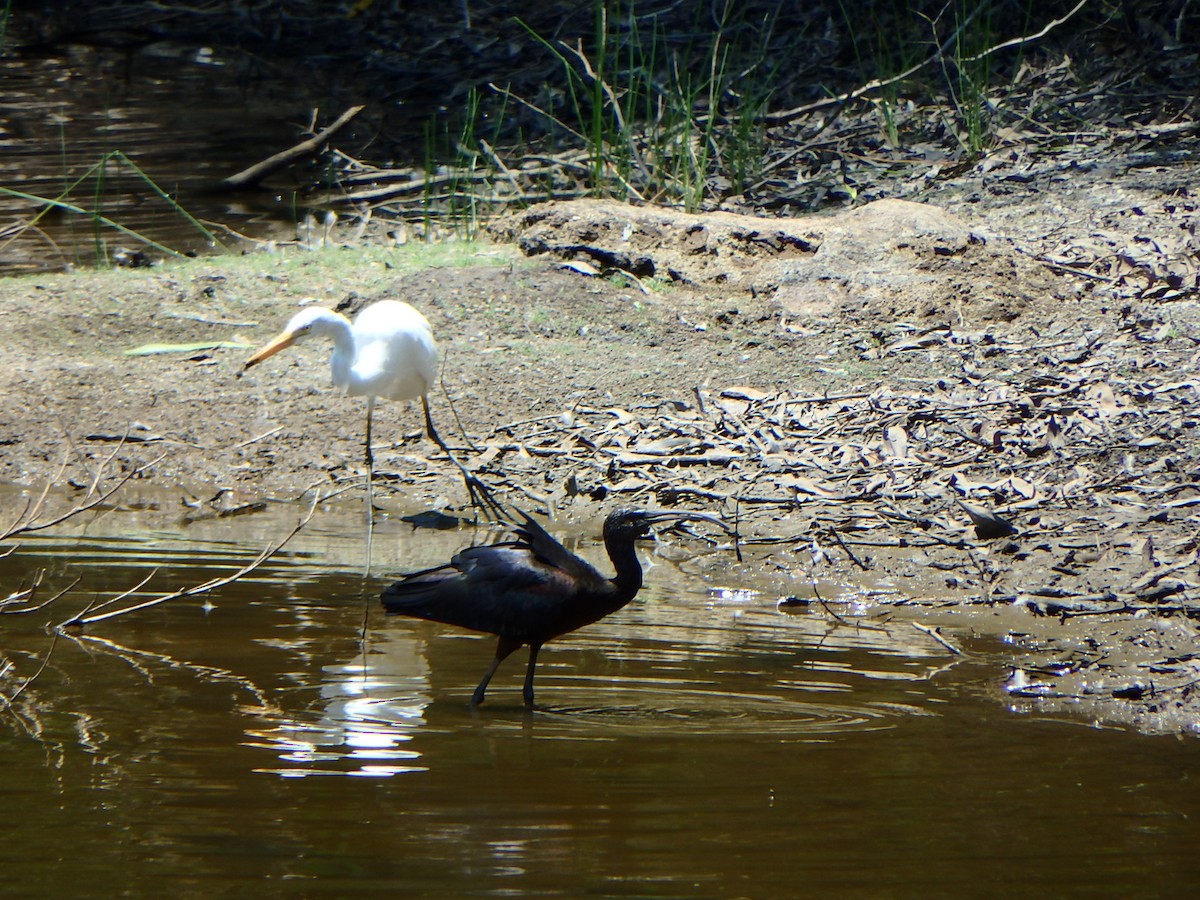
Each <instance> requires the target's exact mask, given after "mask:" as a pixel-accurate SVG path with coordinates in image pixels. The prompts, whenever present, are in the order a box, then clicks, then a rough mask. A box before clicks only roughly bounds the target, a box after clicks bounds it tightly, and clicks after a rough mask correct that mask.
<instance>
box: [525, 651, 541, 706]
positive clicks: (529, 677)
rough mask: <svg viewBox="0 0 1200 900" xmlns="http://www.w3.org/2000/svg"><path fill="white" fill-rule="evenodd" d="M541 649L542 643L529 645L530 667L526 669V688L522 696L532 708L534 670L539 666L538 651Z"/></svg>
mask: <svg viewBox="0 0 1200 900" xmlns="http://www.w3.org/2000/svg"><path fill="white" fill-rule="evenodd" d="M541 649H542V645H541V644H530V645H529V668H527V669H526V670H525V690H524V691H523V692H522V696H523V697H524V698H525V705H526V706H528V707H529V708H530V709H532V708H533V672H534V670H535V669H536V668H537V658H538V651H539V650H541Z"/></svg>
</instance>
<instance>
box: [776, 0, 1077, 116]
mask: <svg viewBox="0 0 1200 900" xmlns="http://www.w3.org/2000/svg"><path fill="white" fill-rule="evenodd" d="M1087 3H1088V0H1079V2H1078V3H1077V4H1075V8H1074V9H1072V10H1071V11H1070V12H1069V13H1067V14H1066V15H1065V16H1063V17H1062V18H1061V19H1055V20H1054V21H1052V22H1050V24H1048V25H1047V26H1046V27H1045V28H1043V29H1042V30H1041V31H1038V32H1036V33H1034V34H1028V35H1025V36H1024V37H1019V38H1012V39H1011V40H1008V41H1004V42H1002V43H999V44H997V45H996V46H994V47H989V48H988V49H986V50H984V51H983V52H981V53H978V54H976V55H975V56H967V57H963V62H976V61H978V60H981V59H984V58H986V57H988V56H991V55H992V54H993V53H996V52H997V51H999V50H1003V49H1005V48H1006V47H1015V46H1017V45H1018V44H1024V43H1027V42H1028V41H1033V40H1037V39H1038V38H1041V37H1045V36H1046V35H1047V34H1049V33H1050V31H1051V30H1052V29H1054V28H1057V27H1058V26H1059V25H1061V24H1063V23H1064V22H1066V21H1067V20H1068V19H1070V18H1071V17H1072V16H1074V15H1075V13H1077V12H1079V10H1081V9H1083V7H1084V6H1086V5H1087ZM985 6H986V4H983V3H981V4H979V5H978V6H977V7H976V9H975V12H973V13H972V14H971V15H970V16H969V17H968V18H967V19H966V20H965V21H964V22H963V23H962V24H961V25H959V26H958V28H956V29H955V30H954V32H953V33H952V34H951V35H950V37H949V38H948V39H947V40H946V41H944V42H943V43H942V45H941V46H940V47H938V49H937V50H936V51H935V52H934V53H932V54H930V55H929V56H928V57H927V58H925V59H923V60H922V61H921V62H919V63H917V64H916V65H914V66H912V67H910V68H908V69H905V70H904V71H903V72H901V73H900V74H899V75H894V76H892V77H891V78H876V79H873V80H871V81H868V82H867V83H866V84H864V85H862V86H861V87H857V88H855V89H854V90H852V91H848V92H847V93H845V94H838V95H837V96H835V97H826V98H825V99H824V100H817V101H814V102H813V103H806V104H804V105H803V106H797V107H796V108H795V109H788V110H784V111H783V112H778V113H769V114H767V115H765V116H763V118H762V122H763V124H765V125H786V124H787V123H788V122H791V121H792V120H793V119H798V118H800V117H801V116H803V115H805V114H807V113H810V112H815V111H816V110H818V109H826V108H828V107H830V106H845V105H846V104H847V103H849V102H850V101H851V100H857V99H858V98H859V97H861V96H863V95H864V94H869V93H870V92H871V91H874V90H878V89H879V88H882V87H887V86H888V85H890V84H895V83H896V82H898V81H903V80H904V79H906V78H908V77H910V76H912V75H915V74H916V73H917V72H919V71H920V70H921V69H923V68H925V67H926V66H927V65H929V64H930V63H933V62H936V61H937V60H939V59H941V58H942V56H943V54H944V53H945V52H946V48H947V47H949V46H950V44H951V42H952V41H954V40H955V39H956V38H957V37H958V35H959V34H960V33H961V32H962V30H963V29H964V28H966V27H967V26H968V25H969V24H970V23H971V22H972V21H973V20H974V18H975V16H976V15H978V14H979V13H980V12H981V11H982V10H983V9H984V8H985ZM827 124H828V123H827ZM821 130H822V131H824V128H822V129H821Z"/></svg>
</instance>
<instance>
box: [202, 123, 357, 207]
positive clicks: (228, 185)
mask: <svg viewBox="0 0 1200 900" xmlns="http://www.w3.org/2000/svg"><path fill="white" fill-rule="evenodd" d="M365 108H366V107H364V106H352V107H350V108H349V109H348V110H346V111H345V112H344V113H342V114H341V115H340V116H338V117H337V119H336V120H335V121H334V122H333V124H332V125H330V126H329V127H328V128H326V129H325V130H323V131H321V132H319V133H317V134H315V135H313V136H312V137H311V138H309V139H308V140H307V141H301V142H300V143H299V144H297V145H296V146H294V147H292V148H291V149H289V150H284V151H283V152H281V153H276V154H275V155H274V156H272V157H269V158H268V159H264V160H263V161H262V162H259V163H255V164H254V165H252V166H251V167H250V168H248V169H243V170H242V171H241V172H238V173H237V174H236V175H230V176H229V177H228V178H225V179H223V180H222V181H220V182H218V183H217V189H218V190H223V191H227V190H236V189H238V188H246V187H254V186H255V185H257V184H258V183H259V182H261V181H262V180H263V179H264V178H266V177H268V176H269V175H272V174H274V173H275V172H278V171H279V170H280V169H282V168H283V167H284V166H288V165H291V164H292V163H293V162H295V161H296V160H298V159H302V158H304V157H306V156H311V155H312V154H314V153H316V152H317V151H318V150H320V149H321V148H322V147H323V146H325V144H327V143H328V142H329V139H330V138H332V137H333V136H334V134H336V133H337V132H338V131H341V129H342V128H343V127H344V126H345V125H346V123H347V122H349V121H350V120H351V119H353V118H354V117H355V116H357V115H358V114H359V113H360V112H362V111H363V110H364V109H365Z"/></svg>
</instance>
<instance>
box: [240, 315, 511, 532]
mask: <svg viewBox="0 0 1200 900" xmlns="http://www.w3.org/2000/svg"><path fill="white" fill-rule="evenodd" d="M314 336H315V337H325V338H329V339H330V340H332V341H333V355H332V357H331V359H330V363H331V366H332V369H333V383H334V386H336V387H338V388H341V389H342V390H343V391H345V392H346V393H347V394H349V395H350V396H351V397H366V398H367V428H366V444H365V451H366V453H365V455H366V462H367V492H368V493H367V504H368V509H367V518H368V521H370V518H371V512H372V511H371V508H370V504H371V494H370V491H371V482H372V480H373V478H374V473H375V455H374V453H373V452H372V451H371V417H372V413H374V411H375V400H376V398H377V397H382V398H383V399H385V400H415V399H416V398H418V397H420V398H421V406H422V407H423V408H424V410H425V431H426V432H427V433H428V435H429V437H430V439H431V440H432V441H433V442H434V443H435V444H437V445H438V447H440V448H441V449H442V451H443V452H444V453H445V454H446V455H447V456H448V457H450V461H451V462H452V463H454V465H455V466H457V467H458V470H459V472H460V473H462V477H463V481H464V483H465V484H466V486H467V492H468V494H469V495H470V497H471V503H472V504H473V505H474V506H476V507H477V508H479V509H481V510H482V511H483V512H484V514H485V515H491V516H494V517H496V518H503V509H502V508H501V506H500V504H499V503H497V502H496V500H495V499H494V498H493V497H492V495H491V491H490V490H489V489H488V487H487V486H486V485H485V484H484V483H483V482H482V481H480V480H479V479H478V478H476V477H475V476H474V475H472V474H471V473H470V472H468V471H467V469H466V467H464V466H463V464H462V463H460V462H459V461H458V459H457V457H455V455H454V454H453V453H451V452H450V448H449V447H447V446H446V444H445V442H444V441H442V439H441V437H440V436H439V435H438V433H437V429H435V428H434V427H433V418H432V417H431V416H430V414H429V397H428V395H429V389H430V388H431V387H432V386H433V381H434V378H435V376H436V374H437V366H438V348H437V343H436V342H435V341H434V339H433V329H432V328H430V327H429V320H428V319H426V318H425V317H424V316H423V315H421V313H419V312H418V311H417V310H416V309H414V308H413V307H411V306H409V305H408V304H407V303H403V302H401V301H399V300H380V301H378V302H376V303H372V304H371V305H370V306H368V307H367V308H366V309H364V310H363V311H362V312H360V313H359V314H358V316H357V317H356V318H355V320H354V324H353V325H351V324H350V320H349V319H347V318H346V317H345V316H343V315H342V314H341V313H337V312H334V311H333V310H331V309H325V308H324V307H321V306H309V307H307V308H306V309H302V310H301V311H300V312H298V313H296V315H294V316H292V318H291V320H290V321H289V322H288V323H287V327H286V328H284V329H283V331H282V333H280V335H279V336H278V337H276V338H275V339H274V340H272V341H271V342H270V343H268V344H266V345H265V346H263V347H262V348H260V349H259V350H258V351H257V352H255V354H254V355H253V356H251V357H250V358H249V359H248V360H246V364H245V366H244V367H243V369H249V368H250V367H251V366H254V365H257V364H258V363H260V362H262V361H263V360H264V359H267V358H268V357H270V356H274V355H275V354H276V353H278V352H279V351H280V350H283V349H285V348H287V347H290V346H292V344H294V343H296V342H297V341H301V340H304V339H305V338H308V337H314Z"/></svg>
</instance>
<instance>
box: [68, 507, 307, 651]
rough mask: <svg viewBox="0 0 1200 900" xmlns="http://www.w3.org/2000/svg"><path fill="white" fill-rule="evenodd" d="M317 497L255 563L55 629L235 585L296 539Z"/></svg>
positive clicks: (96, 620)
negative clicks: (220, 576) (294, 523)
mask: <svg viewBox="0 0 1200 900" xmlns="http://www.w3.org/2000/svg"><path fill="white" fill-rule="evenodd" d="M318 500H319V497H318V498H314V499H313V502H312V506H310V507H309V509H308V512H307V513H306V514H305V516H304V518H302V519H301V520H300V521H299V522H297V523H296V526H295V527H294V528H293V529H292V530H291V531H290V532H289V533H288V534H287V536H286V537H284V538H283V540H281V541H279V543H277V544H276V545H275V546H273V547H271V546H268V547H267V548H266V549H265V550H263V552H262V553H260V554H259V555H258V556H257V557H256V558H255V560H254V561H253V562H251V563H249V564H248V565H246V566H243V567H242V568H241V569H239V570H238V571H236V572H234V573H233V574H232V575H227V576H225V577H223V578H213V579H210V580H209V581H206V582H204V583H203V584H198V585H194V586H193V587H189V588H184V589H183V590H181V591H175V592H174V593H171V594H165V595H163V596H161V597H155V598H154V599H153V600H146V601H145V602H143V603H136V604H134V605H133V606H124V607H122V608H121V609H115V610H112V611H111V612H105V613H97V614H96V615H91V616H89V615H85V613H87V611H88V609H91V608H92V605H89V606H88V609H85V610H84V611H83V612H82V613H80V614H79V615H77V616H74V617H72V618H70V619H68V620H67V621H65V622H63V623H61V624H59V625H57V626H55V627H56V628H71V627H75V628H82V627H83V626H85V625H90V624H92V623H93V622H102V621H104V620H105V619H111V618H114V617H116V616H123V615H125V614H126V613H132V612H137V611H138V610H141V609H149V608H150V607H152V606H158V605H160V604H162V603H166V602H167V601H168V600H177V599H179V598H180V597H195V596H199V595H200V594H206V593H208V592H209V591H211V590H214V589H216V588H219V587H224V586H225V585H227V584H232V583H233V582H234V581H237V580H238V579H239V578H242V577H244V576H246V575H249V574H250V573H251V572H253V571H254V570H255V569H257V568H258V567H259V566H261V565H262V564H263V563H265V562H266V561H267V560H268V559H270V558H271V557H272V556H274V555H275V554H276V553H278V552H279V551H280V550H282V549H283V547H284V545H285V544H287V542H288V541H290V540H291V539H292V538H294V537H295V536H296V535H297V534H298V533H299V532H300V529H302V528H303V527H304V526H305V525H307V524H308V522H309V520H310V519H311V518H312V517H313V512H315V511H316V508H317V502H318ZM156 571H157V569H156V570H155V572H156ZM154 574H155V573H154V572H151V573H150V575H148V576H147V577H146V578H145V579H144V580H143V581H142V583H141V584H145V583H146V582H147V581H149V580H150V578H152V577H153V576H154ZM141 584H139V585H138V586H137V587H134V588H131V589H130V590H128V591H126V592H125V593H124V594H121V595H120V596H119V597H114V598H113V599H112V600H109V601H107V602H106V603H104V604H103V605H102V607H103V606H110V605H111V604H113V603H115V602H117V600H120V599H121V598H122V597H127V596H129V595H130V594H132V593H133V592H134V591H136V590H137V589H138V588H139V587H141Z"/></svg>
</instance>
